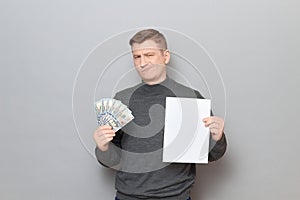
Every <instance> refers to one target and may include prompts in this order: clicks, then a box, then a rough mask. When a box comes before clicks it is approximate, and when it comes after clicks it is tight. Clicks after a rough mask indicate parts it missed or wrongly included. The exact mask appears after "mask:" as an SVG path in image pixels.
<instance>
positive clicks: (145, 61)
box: [140, 56, 148, 67]
mask: <svg viewBox="0 0 300 200" xmlns="http://www.w3.org/2000/svg"><path fill="white" fill-rule="evenodd" d="M140 61H141V62H140V66H141V67H144V66H146V65H147V64H148V61H147V60H146V59H145V57H144V56H141V60H140Z"/></svg>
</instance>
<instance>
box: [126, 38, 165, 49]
mask: <svg viewBox="0 0 300 200" xmlns="http://www.w3.org/2000/svg"><path fill="white" fill-rule="evenodd" d="M131 49H132V52H139V51H145V50H162V47H161V45H160V44H157V43H156V42H154V41H153V40H146V41H144V42H143V43H140V44H138V43H133V44H132V47H131Z"/></svg>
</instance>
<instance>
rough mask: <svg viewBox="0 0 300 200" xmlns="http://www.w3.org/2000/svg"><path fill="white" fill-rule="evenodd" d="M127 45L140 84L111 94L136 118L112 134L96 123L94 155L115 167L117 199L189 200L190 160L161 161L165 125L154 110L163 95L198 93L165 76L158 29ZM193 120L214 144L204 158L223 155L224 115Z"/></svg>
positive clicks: (141, 33)
mask: <svg viewBox="0 0 300 200" xmlns="http://www.w3.org/2000/svg"><path fill="white" fill-rule="evenodd" d="M129 43H130V45H131V50H132V55H133V60H134V65H135V68H136V70H137V72H138V74H139V76H140V77H141V79H142V83H140V84H138V85H136V86H134V87H132V88H128V89H125V90H123V91H121V92H118V93H117V94H116V96H115V98H116V99H119V100H121V101H122V102H123V103H124V104H126V105H127V106H128V107H129V109H130V110H132V114H133V115H134V117H135V119H134V120H133V121H132V122H130V123H129V124H128V125H126V126H125V127H124V128H123V129H122V130H119V131H118V132H117V133H115V132H114V131H113V130H112V128H111V127H110V126H108V125H105V126H100V127H98V128H97V129H96V130H95V132H94V140H95V142H96V145H97V147H96V150H95V153H96V157H97V159H98V161H99V162H100V163H101V164H102V165H104V166H106V167H112V168H115V169H118V171H117V174H116V183H115V185H116V190H117V194H116V200H118V199H120V200H138V199H148V200H155V199H165V200H186V199H190V198H189V196H190V191H191V188H192V185H193V183H194V179H195V176H196V168H195V164H190V163H180V164H179V163H162V155H161V154H162V151H161V149H162V145H163V133H164V125H163V124H162V123H160V122H161V121H163V119H164V113H163V111H161V110H159V108H160V106H161V107H163V108H165V99H166V97H167V96H173V97H175V96H177V97H190V98H203V97H202V96H201V95H200V93H199V92H198V91H196V90H193V89H191V88H188V87H185V86H183V85H181V84H179V83H177V82H175V81H174V80H172V79H171V78H169V77H168V76H167V72H166V65H167V64H168V62H169V61H170V52H169V50H168V49H167V43H166V40H165V37H164V36H163V35H162V34H161V33H160V32H158V31H157V30H153V29H146V30H142V31H139V32H138V33H136V34H135V35H134V36H133V37H132V38H131V40H130V42H129ZM153 110H154V111H153ZM195 120H202V121H203V122H204V124H205V126H207V127H209V130H210V133H211V140H212V141H214V142H215V145H214V146H213V148H211V150H210V152H209V161H214V160H217V159H219V158H220V157H222V156H223V154H224V153H225V151H226V146H227V143H226V139H225V135H224V133H223V130H224V121H223V119H222V118H220V117H217V116H211V117H206V118H204V119H195ZM140 155H142V156H140Z"/></svg>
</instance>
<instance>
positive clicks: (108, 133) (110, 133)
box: [96, 132, 116, 138]
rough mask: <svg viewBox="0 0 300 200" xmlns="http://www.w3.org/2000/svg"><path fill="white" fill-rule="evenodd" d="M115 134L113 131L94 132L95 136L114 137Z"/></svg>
mask: <svg viewBox="0 0 300 200" xmlns="http://www.w3.org/2000/svg"><path fill="white" fill-rule="evenodd" d="M114 136H116V133H115V132H100V133H97V134H96V137H99V138H100V137H114Z"/></svg>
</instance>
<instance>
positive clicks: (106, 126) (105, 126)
mask: <svg viewBox="0 0 300 200" xmlns="http://www.w3.org/2000/svg"><path fill="white" fill-rule="evenodd" d="M98 129H99V130H111V129H112V127H111V126H109V125H103V126H99V128H98Z"/></svg>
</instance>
